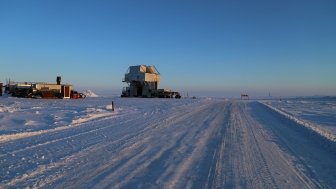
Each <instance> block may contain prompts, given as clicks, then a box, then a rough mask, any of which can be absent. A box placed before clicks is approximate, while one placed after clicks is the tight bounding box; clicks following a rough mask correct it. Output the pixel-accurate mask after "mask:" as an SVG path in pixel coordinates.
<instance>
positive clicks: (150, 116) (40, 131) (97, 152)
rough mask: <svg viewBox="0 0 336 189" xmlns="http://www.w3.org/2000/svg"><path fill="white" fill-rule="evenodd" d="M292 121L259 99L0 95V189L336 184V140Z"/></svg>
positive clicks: (315, 124) (286, 186)
mask: <svg viewBox="0 0 336 189" xmlns="http://www.w3.org/2000/svg"><path fill="white" fill-rule="evenodd" d="M112 101H113V102H114V104H115V111H112ZM314 106H315V108H322V107H320V106H323V105H321V104H319V106H317V105H314ZM289 110H293V111H294V109H291V108H289ZM319 112H320V111H319ZM325 112H326V113H327V112H328V110H325ZM329 113H330V115H333V114H332V113H331V112H329ZM288 115H290V116H288ZM294 118H295V119H297V120H303V119H302V117H301V116H300V115H299V114H292V113H291V112H290V111H285V110H284V109H283V106H280V105H278V104H277V102H265V101H262V102H258V101H235V100H223V99H210V98H207V99H206V98H204V99H179V100H175V99H137V98H123V99H122V98H86V99H78V100H65V99H64V100H45V99H17V98H0V188H146V189H147V188H265V189H269V188H286V189H287V188H300V189H301V188H336V161H335V159H336V150H335V149H336V145H335V142H334V141H333V140H331V138H326V137H323V136H322V135H320V134H319V133H318V132H317V131H318V130H317V131H315V130H311V129H310V127H306V126H305V125H304V124H305V123H306V122H305V121H303V122H302V123H301V122H300V121H297V120H295V119H294ZM315 118H316V119H319V117H315ZM330 119H331V121H330V125H333V126H335V122H334V121H332V118H330ZM319 123H321V120H314V119H312V122H310V124H311V125H313V126H314V127H317V128H320V126H317V125H319ZM322 127H323V126H322ZM326 131H328V130H326ZM330 135H331V136H333V135H332V133H331V134H330Z"/></svg>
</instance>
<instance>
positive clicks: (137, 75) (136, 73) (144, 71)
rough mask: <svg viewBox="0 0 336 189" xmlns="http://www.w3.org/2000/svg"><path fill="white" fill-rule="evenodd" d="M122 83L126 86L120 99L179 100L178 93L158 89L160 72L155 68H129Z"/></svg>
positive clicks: (138, 66)
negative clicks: (154, 98) (155, 98)
mask: <svg viewBox="0 0 336 189" xmlns="http://www.w3.org/2000/svg"><path fill="white" fill-rule="evenodd" d="M123 82H126V83H127V84H128V86H127V87H124V88H123V91H122V94H121V97H145V98H153V97H159V98H181V95H180V93H179V92H174V91H172V90H170V89H158V86H159V84H160V72H159V71H158V70H157V69H156V67H155V66H146V65H137V66H130V67H129V68H128V69H127V71H126V73H125V77H124V78H123Z"/></svg>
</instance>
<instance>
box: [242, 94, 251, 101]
mask: <svg viewBox="0 0 336 189" xmlns="http://www.w3.org/2000/svg"><path fill="white" fill-rule="evenodd" d="M240 99H241V100H249V99H250V97H249V95H248V94H246V93H242V94H240Z"/></svg>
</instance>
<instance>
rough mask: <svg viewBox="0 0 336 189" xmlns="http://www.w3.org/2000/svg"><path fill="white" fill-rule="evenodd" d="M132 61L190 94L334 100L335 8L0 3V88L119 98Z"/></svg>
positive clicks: (283, 3) (275, 2) (227, 2)
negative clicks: (64, 87)
mask: <svg viewBox="0 0 336 189" xmlns="http://www.w3.org/2000/svg"><path fill="white" fill-rule="evenodd" d="M139 64H147V65H155V66H156V67H157V69H158V70H159V71H160V73H161V78H162V83H161V86H160V87H162V88H172V89H175V90H180V91H182V93H186V92H189V93H190V95H209V96H239V95H240V93H241V92H247V93H249V94H251V95H254V96H267V95H268V93H269V92H271V94H272V95H274V96H280V95H281V96H284V95H288V96H292V95H336V1H335V0H313V1H312V0H302V1H300V0H271V1H270V0H255V1H251V0H244V1H243V0H234V1H231V0H218V1H204V0H188V1H183V0H166V1H163V0H143V1H142V0H134V1H127V0H126V1H124V0H123V1H112V0H111V1H99V0H91V1H86V0H78V1H71V0H54V1H51V0H39V1H35V0H31V1H27V0H22V1H20V0H1V1H0V81H2V82H5V80H6V78H11V79H12V80H15V81H48V82H54V81H55V79H56V76H57V75H61V76H62V78H63V81H64V82H67V83H72V84H74V86H75V88H76V89H78V90H84V89H92V90H95V91H98V93H103V92H104V93H113V94H120V93H121V89H122V87H123V86H125V84H124V83H122V82H121V80H122V77H123V75H124V73H125V71H126V70H127V68H128V66H131V65H139Z"/></svg>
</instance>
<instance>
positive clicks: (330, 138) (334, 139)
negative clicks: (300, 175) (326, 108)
mask: <svg viewBox="0 0 336 189" xmlns="http://www.w3.org/2000/svg"><path fill="white" fill-rule="evenodd" d="M259 102H260V103H261V104H263V105H265V106H267V107H268V108H270V109H272V110H273V111H275V112H278V113H279V114H281V115H283V116H285V117H286V118H288V119H290V120H292V121H294V122H296V123H298V124H300V125H302V126H304V127H305V128H307V129H308V130H309V131H312V132H314V133H317V134H318V135H320V136H321V137H323V138H325V139H327V140H328V141H331V142H333V143H335V144H336V136H335V135H334V134H332V133H329V132H327V131H325V130H323V129H321V128H319V127H317V126H316V125H315V124H312V123H310V122H308V121H304V120H301V119H299V118H297V117H294V116H292V115H290V114H288V113H286V112H284V111H281V110H279V109H277V108H275V107H273V106H271V105H269V104H267V103H266V102H261V101H259Z"/></svg>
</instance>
